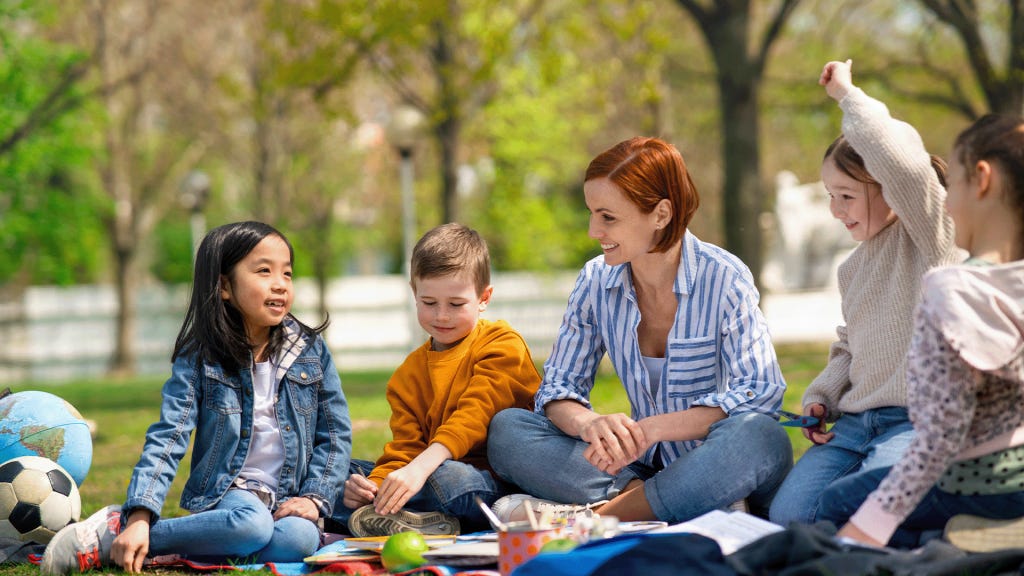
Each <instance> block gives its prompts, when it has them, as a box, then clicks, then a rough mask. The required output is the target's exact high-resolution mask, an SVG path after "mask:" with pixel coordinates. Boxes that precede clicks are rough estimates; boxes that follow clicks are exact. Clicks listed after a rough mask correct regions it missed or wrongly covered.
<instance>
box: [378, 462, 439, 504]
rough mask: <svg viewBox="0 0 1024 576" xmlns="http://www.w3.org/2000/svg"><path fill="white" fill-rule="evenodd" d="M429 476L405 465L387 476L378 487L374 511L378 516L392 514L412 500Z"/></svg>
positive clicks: (409, 465)
mask: <svg viewBox="0 0 1024 576" xmlns="http://www.w3.org/2000/svg"><path fill="white" fill-rule="evenodd" d="M429 476H430V474H423V473H421V472H420V471H419V467H418V466H413V465H411V464H407V465H405V466H403V467H402V468H399V469H398V470H395V471H394V472H392V473H390V474H388V476H387V478H385V479H384V482H383V483H382V484H381V485H380V491H379V492H377V497H376V498H375V499H374V509H375V510H376V511H377V513H378V514H394V513H395V512H398V511H399V510H401V509H402V506H405V503H406V502H408V501H409V500H410V499H412V497H413V496H415V495H416V494H417V493H419V491H420V489H421V488H423V484H425V483H426V481H427V478H428V477H429Z"/></svg>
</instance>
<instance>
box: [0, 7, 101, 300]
mask: <svg viewBox="0 0 1024 576" xmlns="http://www.w3.org/2000/svg"><path fill="white" fill-rule="evenodd" d="M48 8H52V6H49V5H48V4H46V3H33V2H3V3H0V31H3V32H0V141H2V140H6V139H7V138H9V137H11V136H12V135H13V134H14V131H15V130H16V129H17V127H20V126H23V125H24V124H25V122H26V121H27V120H28V119H29V118H30V116H31V114H32V113H33V111H34V110H36V109H37V108H38V107H39V106H40V105H41V104H42V103H43V101H44V100H45V99H46V97H47V95H48V94H49V93H50V91H51V90H53V88H54V86H55V85H56V84H57V83H58V82H59V81H60V76H61V74H63V73H64V70H66V69H67V68H68V67H69V66H71V65H73V64H74V63H75V62H77V61H78V60H79V59H81V58H82V55H81V54H79V53H78V52H77V51H75V50H74V49H72V48H69V47H66V46H62V45H59V44H56V43H51V42H48V41H46V40H45V39H42V38H41V37H39V36H38V35H34V34H31V33H28V32H22V31H23V30H32V29H35V28H36V27H39V26H41V25H43V24H44V23H45V22H46V21H47V19H48V18H49V17H50V14H49V13H48V12H47V9H48ZM70 90H71V91H74V90H76V88H75V87H72V88H70ZM65 97H67V98H71V99H74V98H76V96H75V95H74V94H70V95H67V96H65ZM87 112H88V111H87V109H82V108H79V109H74V110H72V111H71V112H69V113H65V114H62V115H58V116H57V117H56V118H55V119H53V120H52V121H50V122H49V123H46V124H44V125H41V126H38V127H37V128H36V129H35V130H34V131H31V132H29V133H28V134H27V135H26V136H25V137H24V138H23V139H21V140H19V141H18V142H17V143H16V144H15V146H14V147H13V148H11V149H9V150H8V152H7V153H6V154H0V251H2V252H3V254H4V258H2V259H0V283H4V282H9V281H18V282H21V283H35V284H72V283H80V282H91V281H95V280H96V278H97V276H98V275H99V273H100V271H101V270H102V269H103V267H104V265H105V261H106V258H105V256H106V253H107V251H106V250H105V248H104V247H105V245H106V240H105V232H104V230H103V227H102V218H103V216H104V215H105V207H104V203H103V201H102V197H101V195H100V194H99V193H98V190H97V188H98V187H97V184H96V182H95V180H94V179H93V177H92V175H91V173H90V172H89V169H88V167H89V162H90V160H91V158H92V156H93V155H94V154H95V147H94V145H95V142H94V141H93V140H92V138H91V132H90V128H91V127H90V124H89V118H88V113H87Z"/></svg>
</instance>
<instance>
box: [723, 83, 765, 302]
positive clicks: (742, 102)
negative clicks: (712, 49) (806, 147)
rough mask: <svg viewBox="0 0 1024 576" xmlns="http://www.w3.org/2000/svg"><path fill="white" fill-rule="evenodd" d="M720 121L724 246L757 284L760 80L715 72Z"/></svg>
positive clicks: (760, 201) (760, 257)
mask: <svg viewBox="0 0 1024 576" xmlns="http://www.w3.org/2000/svg"><path fill="white" fill-rule="evenodd" d="M718 89H719V102H720V107H721V113H722V119H721V125H722V162H723V166H724V169H725V178H724V182H723V190H722V202H723V213H724V216H725V248H726V249H727V250H729V251H730V252H732V253H733V254H735V255H736V256H738V257H739V258H740V259H741V260H743V262H744V263H746V265H747V266H748V267H749V268H750V272H751V274H753V275H754V282H755V283H756V284H757V285H758V286H760V278H761V266H762V262H763V256H764V255H763V248H762V247H763V235H762V233H761V211H762V207H763V191H762V189H761V151H760V144H759V142H760V139H759V135H758V120H759V112H758V93H759V91H760V86H759V84H758V81H757V80H756V79H754V78H752V77H751V76H745V77H742V78H737V77H735V76H733V77H730V76H729V75H728V74H722V73H720V74H719V75H718Z"/></svg>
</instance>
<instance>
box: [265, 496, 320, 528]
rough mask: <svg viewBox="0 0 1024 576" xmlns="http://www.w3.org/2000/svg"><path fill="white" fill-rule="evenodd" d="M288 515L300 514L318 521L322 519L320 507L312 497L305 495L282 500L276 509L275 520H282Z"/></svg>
mask: <svg viewBox="0 0 1024 576" xmlns="http://www.w3.org/2000/svg"><path fill="white" fill-rule="evenodd" d="M286 516H298V517H299V518H305V519H306V520H309V521H310V522H316V521H317V520H319V519H320V509H319V508H317V507H316V502H313V501H312V500H311V499H309V498H306V497H305V496H296V497H295V498H289V499H287V500H285V501H284V502H281V505H280V506H278V507H277V510H274V520H280V519H281V518H284V517H286Z"/></svg>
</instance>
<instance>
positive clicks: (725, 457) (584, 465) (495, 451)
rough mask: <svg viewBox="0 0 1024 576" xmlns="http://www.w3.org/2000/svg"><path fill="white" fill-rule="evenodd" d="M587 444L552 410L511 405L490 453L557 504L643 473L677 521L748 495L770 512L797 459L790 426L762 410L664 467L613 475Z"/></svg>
mask: <svg viewBox="0 0 1024 576" xmlns="http://www.w3.org/2000/svg"><path fill="white" fill-rule="evenodd" d="M587 446H588V444H587V443H586V442H584V441H583V440H580V439H579V438H575V437H572V436H568V435H567V434H565V433H564V432H562V431H561V430H560V429H559V428H558V427H557V426H555V425H554V424H553V423H552V422H551V421H550V420H548V419H547V417H546V416H543V415H541V414H537V413H535V412H531V411H528V410H523V409H520V408H509V409H506V410H502V411H501V412H499V413H498V414H497V415H496V416H495V417H494V418H493V419H491V426H490V430H489V432H488V440H487V457H488V460H490V462H491V466H492V467H494V471H495V472H497V473H498V475H499V476H501V477H502V478H504V479H505V480H508V481H509V482H512V483H514V484H517V485H518V486H520V487H521V488H522V489H523V490H524V491H525V492H528V493H529V494H531V495H533V496H536V497H539V498H544V499H547V500H554V501H556V502H566V503H577V504H582V503H589V502H598V501H601V500H608V499H611V498H614V497H615V496H616V495H617V494H618V493H619V491H620V490H621V489H622V488H624V487H625V486H626V484H628V483H629V481H630V480H632V479H634V478H638V479H640V480H643V481H644V495H645V496H646V497H647V503H648V504H649V505H650V507H651V510H652V511H653V512H654V514H655V516H656V517H657V518H658V519H659V520H664V521H666V522H673V523H675V522H683V521H685V520H689V519H691V518H696V517H697V516H700V515H701V514H704V513H706V512H710V511H711V510H716V509H721V508H726V507H728V506H729V505H730V504H732V503H734V502H736V501H738V500H741V499H743V498H746V499H747V501H748V504H749V505H750V508H751V511H752V512H753V513H755V514H758V513H760V514H767V511H768V506H769V504H770V503H771V500H772V497H773V496H774V494H775V491H776V490H777V489H778V487H779V485H780V484H781V483H782V480H783V478H785V476H786V473H787V472H789V469H790V468H791V467H792V465H793V450H792V447H791V445H790V443H789V438H788V437H787V435H786V433H785V431H784V430H783V429H782V426H780V425H779V423H778V422H776V421H775V419H773V418H771V417H769V416H765V415H764V414H758V413H754V412H744V413H740V414H734V415H732V416H730V417H728V418H725V419H723V420H719V421H718V422H716V423H714V424H713V425H712V426H711V430H710V432H709V433H708V436H707V438H705V439H704V442H703V444H701V445H700V446H699V447H697V448H696V449H694V450H691V451H690V452H687V453H685V454H683V455H682V456H681V457H679V458H677V459H676V460H674V461H673V462H672V463H671V464H669V465H668V466H666V467H664V468H661V469H656V468H652V467H650V466H646V465H643V464H640V463H633V464H631V465H630V466H628V467H627V468H624V469H623V470H622V471H621V472H619V474H617V475H615V476H612V475H609V474H606V473H604V472H602V471H600V470H598V469H597V468H595V467H594V466H593V465H591V464H590V462H588V461H587V460H586V458H584V457H583V451H584V450H586V448H587Z"/></svg>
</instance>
